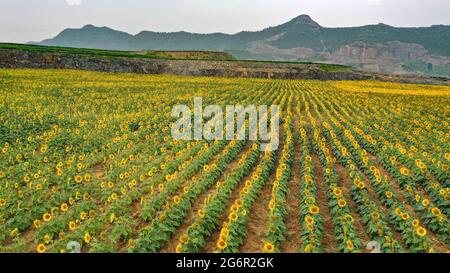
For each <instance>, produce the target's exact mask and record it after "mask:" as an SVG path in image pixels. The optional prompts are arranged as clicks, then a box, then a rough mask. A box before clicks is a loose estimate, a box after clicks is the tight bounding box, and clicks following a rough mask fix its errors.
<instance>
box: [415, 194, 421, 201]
mask: <svg viewBox="0 0 450 273" xmlns="http://www.w3.org/2000/svg"><path fill="white" fill-rule="evenodd" d="M414 199H415V200H416V202H419V201H420V195H418V194H416V196H415V197H414Z"/></svg>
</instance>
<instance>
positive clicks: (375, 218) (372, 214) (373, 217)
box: [370, 211, 380, 221]
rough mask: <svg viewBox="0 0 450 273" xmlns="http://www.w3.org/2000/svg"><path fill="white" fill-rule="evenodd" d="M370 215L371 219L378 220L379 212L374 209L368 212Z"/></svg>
mask: <svg viewBox="0 0 450 273" xmlns="http://www.w3.org/2000/svg"><path fill="white" fill-rule="evenodd" d="M370 216H371V217H372V219H373V220H375V221H376V220H378V219H380V214H379V213H378V212H376V211H374V212H372V213H371V214H370Z"/></svg>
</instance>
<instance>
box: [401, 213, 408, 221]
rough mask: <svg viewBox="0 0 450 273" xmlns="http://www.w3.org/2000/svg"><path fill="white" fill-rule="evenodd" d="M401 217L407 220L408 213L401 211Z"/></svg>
mask: <svg viewBox="0 0 450 273" xmlns="http://www.w3.org/2000/svg"><path fill="white" fill-rule="evenodd" d="M402 219H403V220H404V221H406V220H408V219H409V214H408V213H406V212H405V213H402Z"/></svg>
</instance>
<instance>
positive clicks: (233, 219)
mask: <svg viewBox="0 0 450 273" xmlns="http://www.w3.org/2000/svg"><path fill="white" fill-rule="evenodd" d="M228 219H230V220H231V221H233V222H235V221H237V219H238V215H237V214H236V213H235V212H232V213H230V215H228Z"/></svg>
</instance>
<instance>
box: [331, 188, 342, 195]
mask: <svg viewBox="0 0 450 273" xmlns="http://www.w3.org/2000/svg"><path fill="white" fill-rule="evenodd" d="M333 194H334V195H336V196H340V195H341V194H342V191H341V190H340V189H339V188H334V189H333Z"/></svg>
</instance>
